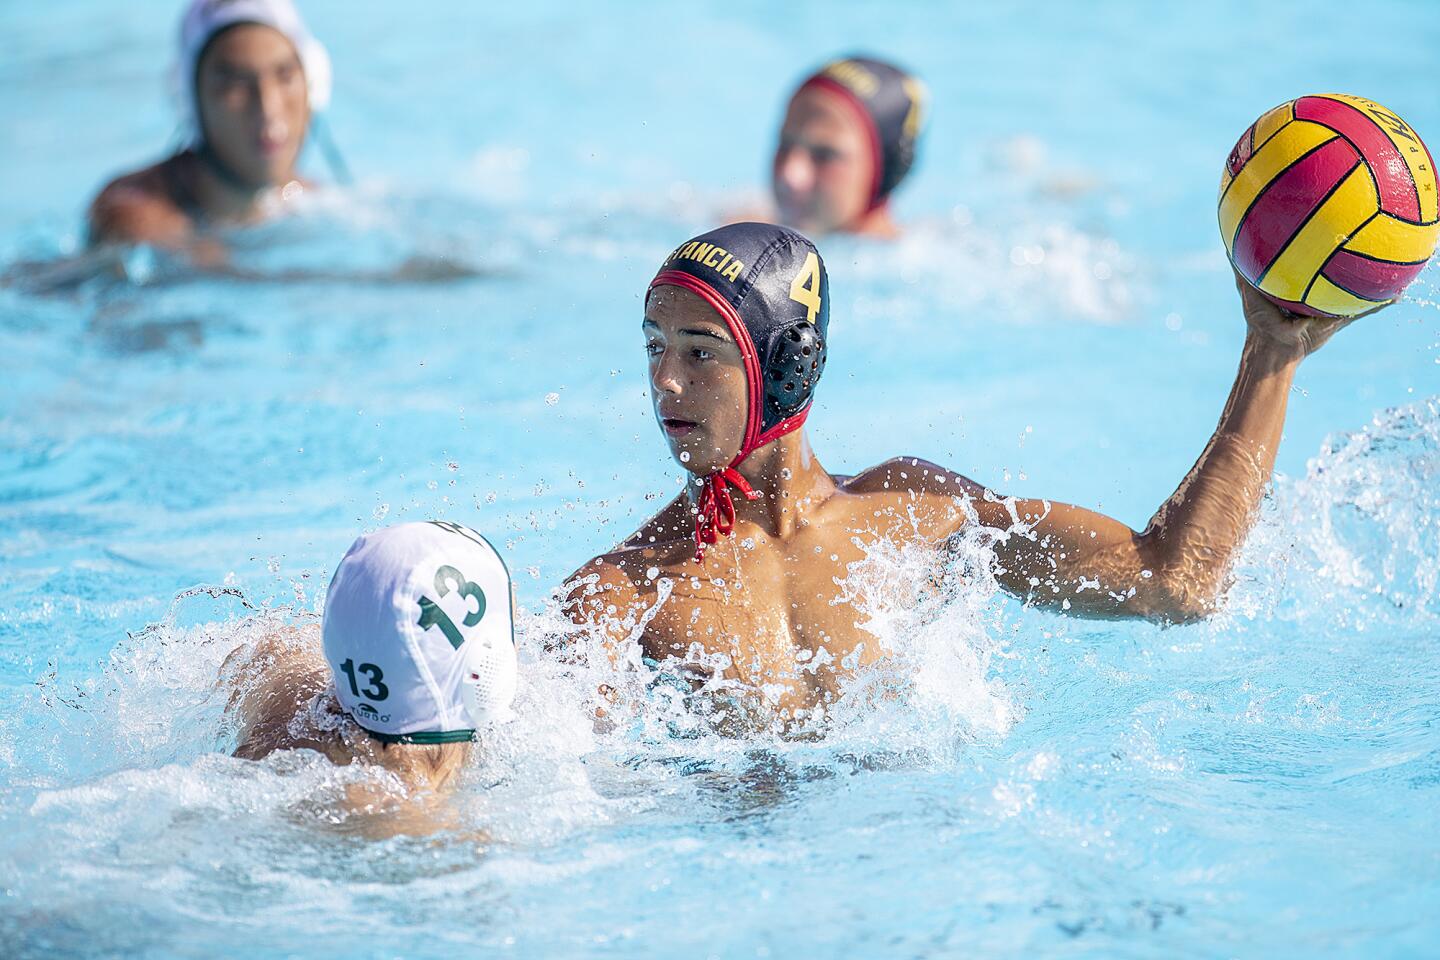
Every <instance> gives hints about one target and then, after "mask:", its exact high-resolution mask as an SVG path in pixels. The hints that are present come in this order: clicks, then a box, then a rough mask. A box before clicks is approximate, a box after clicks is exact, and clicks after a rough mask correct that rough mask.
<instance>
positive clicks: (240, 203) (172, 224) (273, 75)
mask: <svg viewBox="0 0 1440 960" xmlns="http://www.w3.org/2000/svg"><path fill="white" fill-rule="evenodd" d="M196 72H197V76H196V100H197V103H196V109H197V111H198V114H199V117H200V124H201V128H202V131H203V134H204V139H205V143H206V145H207V147H208V149H209V151H210V153H211V155H212V158H211V159H210V160H207V159H204V158H202V157H201V156H200V155H198V154H196V153H195V152H192V151H189V150H186V151H183V152H181V153H179V154H176V155H175V156H173V157H170V158H169V159H167V160H164V161H161V162H160V163H157V164H155V165H154V166H151V167H147V168H145V169H143V170H139V171H136V172H134V173H130V174H127V175H125V176H122V177H120V178H118V179H116V180H114V181H113V182H111V183H110V184H109V185H107V186H106V187H105V188H104V189H103V190H102V191H101V192H100V194H99V196H97V197H96V198H95V202H94V203H93V204H92V205H91V208H90V242H91V243H92V244H103V243H148V244H153V245H155V246H158V247H162V248H165V249H170V250H183V251H187V252H189V253H191V254H192V255H193V256H194V257H195V259H197V260H198V261H200V262H201V263H205V262H212V261H216V260H219V259H223V251H221V250H220V249H219V248H218V247H216V246H215V245H214V244H213V241H212V242H207V241H206V240H204V239H203V238H200V237H197V229H198V228H199V227H200V226H201V225H202V224H204V223H248V222H252V221H255V220H258V219H260V218H261V217H262V216H263V215H264V207H265V201H266V199H267V198H268V197H270V196H271V195H273V194H274V193H275V191H277V190H279V189H280V188H285V189H286V190H287V191H290V192H293V191H294V190H296V189H299V188H300V186H301V184H300V181H299V180H298V178H297V176H296V172H295V164H296V162H297V160H298V159H299V156H300V149H301V147H302V146H303V145H304V140H305V132H306V129H307V128H308V126H309V123H310V107H309V100H308V95H307V91H306V86H305V75H304V71H303V70H302V68H301V65H300V58H299V55H298V54H297V53H296V52H295V48H294V46H293V45H292V44H291V43H290V41H289V40H288V39H286V38H285V36H284V35H283V34H281V33H280V32H279V31H277V30H274V29H272V28H270V27H266V26H261V25H258V24H241V25H239V26H235V27H231V28H229V29H227V30H225V31H223V32H222V33H221V34H220V35H219V36H217V37H216V38H215V39H214V40H213V41H212V42H211V44H210V45H209V47H207V48H206V50H205V53H204V55H203V56H202V57H201V59H200V63H199V64H198V67H197V71H196ZM292 185H293V186H292Z"/></svg>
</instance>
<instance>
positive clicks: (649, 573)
mask: <svg viewBox="0 0 1440 960" xmlns="http://www.w3.org/2000/svg"><path fill="white" fill-rule="evenodd" d="M658 576H660V568H659V567H650V568H649V569H648V570H646V571H645V579H646V580H654V579H655V578H656V577H658Z"/></svg>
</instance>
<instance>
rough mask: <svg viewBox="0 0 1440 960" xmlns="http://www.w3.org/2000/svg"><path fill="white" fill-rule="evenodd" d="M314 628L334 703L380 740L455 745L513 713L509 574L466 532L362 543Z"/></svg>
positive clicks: (398, 530) (438, 529) (428, 532)
mask: <svg viewBox="0 0 1440 960" xmlns="http://www.w3.org/2000/svg"><path fill="white" fill-rule="evenodd" d="M322 632H323V634H324V639H325V659H326V661H327V662H328V663H329V664H330V670H331V673H332V674H333V676H334V681H335V693H336V696H337V697H338V698H339V700H340V705H341V706H342V707H344V708H345V710H346V711H347V712H348V713H349V714H350V715H351V716H352V717H354V719H355V722H356V723H358V724H360V726H362V727H364V728H365V729H366V730H367V731H369V732H370V733H372V734H374V735H375V736H377V737H379V738H380V739H382V740H387V741H392V742H401V743H453V742H458V741H464V740H469V739H471V738H472V736H473V735H474V733H475V730H476V728H477V727H480V726H482V725H484V724H487V723H492V722H502V721H505V720H509V719H510V718H511V717H512V716H513V714H512V713H511V710H510V702H511V701H512V700H513V699H514V698H515V683H516V658H515V636H514V623H513V621H512V618H511V614H510V574H509V572H508V571H507V570H506V569H505V563H504V561H502V560H501V559H500V555H499V554H498V553H496V552H495V548H494V547H492V546H490V543H489V542H488V541H487V540H486V539H485V538H484V537H482V536H481V535H480V534H478V533H476V532H475V531H474V530H471V529H470V528H468V527H462V526H461V525H459V524H457V523H448V522H443V521H429V522H426V523H403V524H399V525H397V526H393V527H386V528H384V529H382V530H377V531H375V532H374V533H368V534H365V535H364V536H362V537H360V538H359V539H358V540H356V541H355V543H354V544H353V545H351V547H350V550H349V552H348V553H346V554H345V559H343V560H341V561H340V566H339V567H337V568H336V570H335V576H334V578H333V579H332V580H331V581H330V590H329V593H328V594H327V595H326V597H325V619H324V625H323V628H322Z"/></svg>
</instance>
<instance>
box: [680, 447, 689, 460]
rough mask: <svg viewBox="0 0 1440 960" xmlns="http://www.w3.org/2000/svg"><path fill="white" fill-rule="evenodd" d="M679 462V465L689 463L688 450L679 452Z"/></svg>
mask: <svg viewBox="0 0 1440 960" xmlns="http://www.w3.org/2000/svg"><path fill="white" fill-rule="evenodd" d="M680 462H681V463H689V462H690V451H689V450H681V451H680Z"/></svg>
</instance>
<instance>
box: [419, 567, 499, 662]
mask: <svg viewBox="0 0 1440 960" xmlns="http://www.w3.org/2000/svg"><path fill="white" fill-rule="evenodd" d="M452 584H453V586H452ZM452 589H453V590H455V591H456V592H457V593H459V594H460V596H462V597H464V598H466V599H467V600H468V599H471V598H474V600H475V609H474V610H473V611H472V610H468V609H467V611H466V613H465V619H464V620H462V621H461V622H462V623H463V624H465V626H467V627H473V626H475V624H477V623H479V622H480V618H481V617H483V616H485V591H483V590H481V589H480V584H478V583H472V582H470V581H469V580H466V579H465V574H463V573H461V572H460V571H459V570H456V569H455V568H454V567H452V566H450V565H449V564H446V565H445V566H443V567H441V568H440V569H439V570H436V571H435V591H436V592H437V593H439V594H440V596H442V597H444V596H448V595H449V593H450V591H451V590H452ZM465 606H466V607H467V608H468V607H469V606H470V605H469V604H468V603H467V604H466V605H465ZM419 624H420V629H421V630H429V629H430V628H431V627H439V628H440V632H441V633H443V634H445V639H446V640H449V641H450V646H452V647H454V648H455V649H456V650H459V649H460V645H461V644H463V643H464V642H465V637H464V636H463V635H462V634H461V633H460V628H459V627H457V626H455V622H454V621H453V620H451V619H450V617H449V615H448V614H446V613H445V611H444V610H442V609H440V605H439V604H438V603H436V602H435V601H434V600H431V599H430V598H429V597H421V598H420V620H419Z"/></svg>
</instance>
